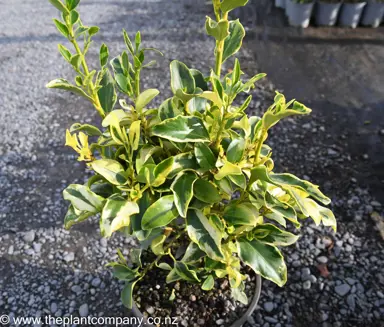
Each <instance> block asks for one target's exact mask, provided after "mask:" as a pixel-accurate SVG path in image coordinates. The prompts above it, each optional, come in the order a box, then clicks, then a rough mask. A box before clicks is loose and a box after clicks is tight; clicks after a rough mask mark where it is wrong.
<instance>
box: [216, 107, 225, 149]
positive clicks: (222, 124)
mask: <svg viewBox="0 0 384 327" xmlns="http://www.w3.org/2000/svg"><path fill="white" fill-rule="evenodd" d="M225 113H226V109H225V108H224V113H223V119H222V121H221V125H220V128H219V131H218V132H217V135H216V140H215V148H216V149H218V148H219V145H220V143H221V134H222V133H223V130H224V126H225Z"/></svg>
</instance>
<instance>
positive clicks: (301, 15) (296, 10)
mask: <svg viewBox="0 0 384 327" xmlns="http://www.w3.org/2000/svg"><path fill="white" fill-rule="evenodd" d="M289 2H290V5H289V11H288V20H289V25H291V26H298V27H302V28H307V27H308V25H309V22H310V20H311V15H312V10H313V5H314V2H310V3H297V2H293V1H292V0H289Z"/></svg>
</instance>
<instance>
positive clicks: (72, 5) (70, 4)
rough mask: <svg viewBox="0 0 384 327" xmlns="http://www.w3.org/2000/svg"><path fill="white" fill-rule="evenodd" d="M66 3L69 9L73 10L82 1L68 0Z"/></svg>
mask: <svg viewBox="0 0 384 327" xmlns="http://www.w3.org/2000/svg"><path fill="white" fill-rule="evenodd" d="M66 3H67V8H68V10H73V9H75V8H76V7H77V5H78V4H79V3H80V0H67V1H66Z"/></svg>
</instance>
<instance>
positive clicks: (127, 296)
mask: <svg viewBox="0 0 384 327" xmlns="http://www.w3.org/2000/svg"><path fill="white" fill-rule="evenodd" d="M136 283H137V282H132V283H127V284H126V285H125V287H124V289H123V291H122V293H121V302H123V304H124V306H125V307H127V308H128V309H132V307H133V299H132V295H133V288H134V287H135V284H136Z"/></svg>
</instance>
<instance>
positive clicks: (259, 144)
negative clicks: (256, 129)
mask: <svg viewBox="0 0 384 327" xmlns="http://www.w3.org/2000/svg"><path fill="white" fill-rule="evenodd" d="M266 133H267V131H264V130H262V131H261V135H260V138H259V140H258V143H257V148H256V151H255V156H254V158H253V165H254V166H256V165H257V164H258V163H259V157H260V153H261V147H262V146H263V143H264V139H265V134H266Z"/></svg>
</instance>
